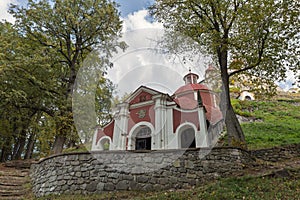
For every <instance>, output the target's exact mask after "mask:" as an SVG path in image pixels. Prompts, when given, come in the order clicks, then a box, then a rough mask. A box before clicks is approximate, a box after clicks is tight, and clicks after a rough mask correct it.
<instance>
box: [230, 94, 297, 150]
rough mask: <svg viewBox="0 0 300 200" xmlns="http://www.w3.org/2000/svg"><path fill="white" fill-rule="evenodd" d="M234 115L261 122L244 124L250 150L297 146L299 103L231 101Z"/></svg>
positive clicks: (289, 101)
mask: <svg viewBox="0 0 300 200" xmlns="http://www.w3.org/2000/svg"><path fill="white" fill-rule="evenodd" d="M232 104H233V107H234V109H235V111H236V113H237V114H239V115H242V116H245V117H255V118H258V119H261V120H262V122H251V123H243V124H242V129H243V131H244V134H245V137H246V141H247V144H248V148H249V149H260V148H268V147H274V146H280V145H288V144H295V143H300V100H281V101H268V102H267V101H239V100H236V99H234V100H233V101H232Z"/></svg>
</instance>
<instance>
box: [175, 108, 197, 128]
mask: <svg viewBox="0 0 300 200" xmlns="http://www.w3.org/2000/svg"><path fill="white" fill-rule="evenodd" d="M185 122H190V123H192V124H194V125H195V126H196V127H197V130H198V131H199V130H200V124H199V117H198V112H197V111H195V112H191V113H190V112H189V113H182V112H180V111H178V110H175V109H173V132H174V133H175V132H176V129H177V128H178V126H180V125H181V124H182V123H185Z"/></svg>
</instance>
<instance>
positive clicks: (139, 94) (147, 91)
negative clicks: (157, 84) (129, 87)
mask: <svg viewBox="0 0 300 200" xmlns="http://www.w3.org/2000/svg"><path fill="white" fill-rule="evenodd" d="M157 94H160V92H158V91H156V90H153V89H151V88H148V87H145V86H141V87H139V88H138V89H137V90H135V91H134V92H133V93H132V95H131V96H130V97H129V98H128V99H127V100H126V102H128V103H129V105H132V104H136V103H141V102H145V101H150V100H152V96H154V95H157Z"/></svg>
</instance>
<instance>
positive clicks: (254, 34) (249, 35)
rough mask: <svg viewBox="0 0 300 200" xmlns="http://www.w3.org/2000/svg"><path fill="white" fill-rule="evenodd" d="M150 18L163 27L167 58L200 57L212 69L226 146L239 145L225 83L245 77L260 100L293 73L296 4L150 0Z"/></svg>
mask: <svg viewBox="0 0 300 200" xmlns="http://www.w3.org/2000/svg"><path fill="white" fill-rule="evenodd" d="M150 12H151V14H152V15H153V16H154V17H155V18H156V19H157V20H158V21H160V22H162V23H163V25H164V27H165V30H166V36H165V38H164V41H163V42H162V44H163V46H164V47H165V48H167V49H168V50H169V51H170V53H175V54H178V53H179V54H183V55H184V56H190V57H193V56H194V54H193V53H199V52H201V53H203V54H206V55H209V56H211V57H212V59H213V61H214V62H215V63H216V64H217V65H218V67H219V68H220V73H221V78H222V83H223V88H224V91H223V95H222V99H221V102H222V103H223V104H224V105H221V106H222V107H224V108H226V116H225V123H226V127H227V131H228V134H229V138H230V141H231V139H233V138H234V139H235V140H236V141H239V140H240V141H241V142H245V140H244V134H243V132H242V129H241V127H240V125H239V123H238V120H237V119H236V117H235V114H234V112H233V110H232V107H231V106H230V95H229V84H230V81H229V77H231V76H233V75H235V74H239V73H245V74H246V75H247V77H251V80H252V85H253V86H254V85H257V88H258V90H257V91H259V92H261V93H262V94H260V95H261V96H263V94H265V93H266V92H269V93H273V92H274V84H272V83H273V82H274V81H275V80H276V81H278V80H283V79H284V78H285V77H286V73H285V72H286V69H287V68H288V69H290V70H293V71H294V72H295V73H298V70H299V69H300V65H299V55H300V54H299V50H300V48H299V47H300V42H299V41H300V37H299V28H300V21H299V15H300V3H299V1H294V0H286V1H277V0H257V1H244V0H224V1H217V0H201V1H197V0H183V1H177V0H167V1H166V0H156V2H155V4H154V5H153V6H151V7H150ZM191 51H192V52H193V53H191ZM186 52H188V53H190V55H186V54H187V53H186Z"/></svg>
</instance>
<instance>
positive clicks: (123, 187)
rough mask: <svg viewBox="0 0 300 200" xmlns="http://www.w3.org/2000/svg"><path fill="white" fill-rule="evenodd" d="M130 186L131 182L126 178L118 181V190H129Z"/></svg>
mask: <svg viewBox="0 0 300 200" xmlns="http://www.w3.org/2000/svg"><path fill="white" fill-rule="evenodd" d="M128 188H129V183H128V181H125V180H123V181H120V182H118V183H117V185H116V189H117V190H127V189H128Z"/></svg>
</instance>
